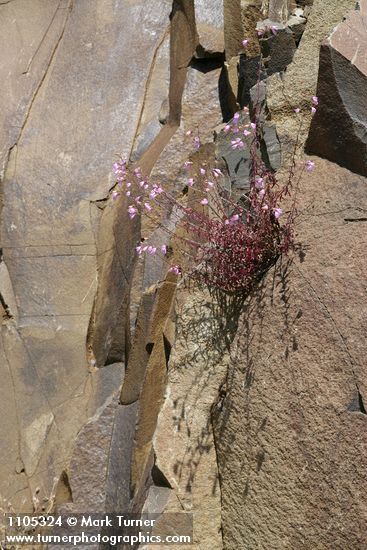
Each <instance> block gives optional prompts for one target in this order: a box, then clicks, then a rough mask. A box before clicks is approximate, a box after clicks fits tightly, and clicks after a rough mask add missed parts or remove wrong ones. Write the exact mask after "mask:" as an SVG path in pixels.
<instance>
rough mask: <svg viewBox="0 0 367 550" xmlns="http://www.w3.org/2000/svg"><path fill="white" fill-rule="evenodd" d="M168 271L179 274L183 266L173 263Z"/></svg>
mask: <svg viewBox="0 0 367 550" xmlns="http://www.w3.org/2000/svg"><path fill="white" fill-rule="evenodd" d="M168 271H170V272H171V273H175V275H179V274H180V273H181V268H180V266H179V265H173V266H172V267H170V268H169V270H168Z"/></svg>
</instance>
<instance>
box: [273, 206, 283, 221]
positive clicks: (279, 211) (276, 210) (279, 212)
mask: <svg viewBox="0 0 367 550" xmlns="http://www.w3.org/2000/svg"><path fill="white" fill-rule="evenodd" d="M273 214H274V217H275V219H277V220H278V219H279V218H280V216H281V215H282V214H283V210H282V209H281V208H273Z"/></svg>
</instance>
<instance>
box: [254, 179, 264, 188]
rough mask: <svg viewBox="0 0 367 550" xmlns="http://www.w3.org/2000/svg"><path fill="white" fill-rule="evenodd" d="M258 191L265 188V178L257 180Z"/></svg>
mask: <svg viewBox="0 0 367 550" xmlns="http://www.w3.org/2000/svg"><path fill="white" fill-rule="evenodd" d="M255 187H256V189H262V188H263V187H264V178H258V177H257V178H255Z"/></svg>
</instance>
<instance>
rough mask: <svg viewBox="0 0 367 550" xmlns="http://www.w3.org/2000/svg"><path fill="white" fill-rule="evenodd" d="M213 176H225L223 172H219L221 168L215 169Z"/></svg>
mask: <svg viewBox="0 0 367 550" xmlns="http://www.w3.org/2000/svg"><path fill="white" fill-rule="evenodd" d="M212 174H213V176H214V177H215V178H219V176H223V174H222V172H221V171H220V170H219V168H213V170H212Z"/></svg>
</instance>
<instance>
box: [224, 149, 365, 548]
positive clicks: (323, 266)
mask: <svg viewBox="0 0 367 550" xmlns="http://www.w3.org/2000/svg"><path fill="white" fill-rule="evenodd" d="M313 160H315V162H316V168H315V170H314V172H313V173H312V174H311V175H307V176H305V177H304V178H303V180H302V182H301V184H300V197H301V199H300V204H299V208H300V213H301V214H300V219H299V223H298V226H297V234H298V235H299V237H300V238H301V239H302V242H303V243H304V244H305V245H306V246H307V248H306V250H305V255H304V256H303V255H302V256H301V259H299V258H294V259H293V261H291V262H289V263H285V264H283V265H279V266H278V267H277V268H275V269H274V271H273V272H271V273H269V274H268V277H267V279H266V280H265V281H264V282H263V284H262V285H261V287H260V288H259V289H258V291H257V292H256V293H255V294H254V295H253V296H252V297H250V298H249V299H248V301H247V303H246V304H245V306H244V308H243V313H242V317H241V318H240V321H239V329H238V332H237V335H236V339H235V342H234V345H233V347H232V350H231V359H232V363H231V366H230V368H229V372H228V377H227V383H226V385H225V386H224V388H223V389H222V393H223V394H224V398H223V401H222V406H221V409H220V411H219V412H218V414H217V421H216V424H215V425H216V428H215V436H216V441H217V456H218V468H219V473H220V479H221V492H222V526H223V544H224V548H226V549H227V548H228V549H237V548H246V549H247V548H248V549H252V548H274V549H280V548H302V547H304V548H310V549H311V548H351V549H355V550H357V549H359V548H363V545H364V542H363V541H364V540H365V538H366V526H365V522H364V520H363V518H364V517H365V514H366V505H365V503H364V502H363V501H361V500H360V498H359V496H358V495H359V490H360V489H359V486H360V482H361V479H362V477H363V476H364V474H363V471H364V470H365V468H366V467H367V456H366V447H367V436H366V426H367V416H366V409H365V402H366V400H367V388H366V383H365V367H364V353H365V339H364V337H363V332H364V323H363V320H362V319H363V317H364V300H365V289H364V282H363V280H364V278H363V275H362V273H363V271H364V269H365V267H364V262H365V260H364V258H363V253H362V250H363V248H364V245H365V241H366V236H365V228H364V222H360V223H353V222H352V220H355V221H357V220H358V219H360V218H361V217H363V212H362V210H365V209H366V207H367V205H366V194H365V185H366V181H365V179H364V178H362V177H359V176H356V175H354V174H352V173H351V172H348V171H347V170H345V169H342V168H338V167H335V166H333V165H331V164H330V163H329V162H327V161H322V160H321V159H313ZM331 174H332V177H330V175H331ZM310 203H311V204H310ZM351 266H353V267H351ZM362 342H363V343H362ZM363 483H364V482H363ZM244 541H245V542H244Z"/></svg>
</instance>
